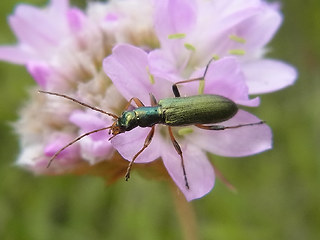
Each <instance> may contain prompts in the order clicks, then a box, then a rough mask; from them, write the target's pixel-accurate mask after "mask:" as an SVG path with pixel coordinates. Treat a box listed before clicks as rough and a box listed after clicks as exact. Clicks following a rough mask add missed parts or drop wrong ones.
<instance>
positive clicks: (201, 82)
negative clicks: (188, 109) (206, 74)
mask: <svg viewBox="0 0 320 240" xmlns="http://www.w3.org/2000/svg"><path fill="white" fill-rule="evenodd" d="M204 84H205V82H204V79H203V80H200V81H199V88H198V94H199V95H201V94H203V93H204Z"/></svg>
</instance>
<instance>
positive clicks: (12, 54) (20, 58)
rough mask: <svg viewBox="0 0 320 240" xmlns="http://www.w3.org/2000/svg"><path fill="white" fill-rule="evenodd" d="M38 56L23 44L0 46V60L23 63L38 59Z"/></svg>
mask: <svg viewBox="0 0 320 240" xmlns="http://www.w3.org/2000/svg"><path fill="white" fill-rule="evenodd" d="M38 59H39V57H38V56H37V54H36V53H35V52H33V51H32V50H31V49H28V48H27V47H25V46H1V47H0V60H2V61H8V62H11V63H16V64H25V63H27V62H28V61H32V60H38Z"/></svg>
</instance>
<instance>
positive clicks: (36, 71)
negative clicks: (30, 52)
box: [27, 61, 52, 88]
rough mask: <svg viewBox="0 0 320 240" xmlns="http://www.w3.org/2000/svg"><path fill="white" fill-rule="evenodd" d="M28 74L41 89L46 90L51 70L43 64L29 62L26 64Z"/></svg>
mask: <svg viewBox="0 0 320 240" xmlns="http://www.w3.org/2000/svg"><path fill="white" fill-rule="evenodd" d="M27 69H28V72H29V73H30V74H31V76H32V77H33V78H34V80H35V81H36V82H37V84H38V85H39V86H40V87H41V88H46V86H47V83H48V78H49V76H50V74H51V73H52V71H51V68H50V67H49V66H48V65H47V64H46V63H44V62H34V61H29V62H28V63H27Z"/></svg>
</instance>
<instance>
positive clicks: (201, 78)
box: [172, 58, 214, 97]
mask: <svg viewBox="0 0 320 240" xmlns="http://www.w3.org/2000/svg"><path fill="white" fill-rule="evenodd" d="M213 60H214V58H211V59H210V61H209V62H208V64H207V66H206V69H205V70H204V73H203V76H202V77H198V78H192V79H188V80H183V81H179V82H176V83H175V84H173V85H172V91H173V94H174V96H175V97H180V92H179V89H178V87H177V85H178V84H181V83H188V82H194V81H204V78H205V77H206V75H207V72H208V68H209V66H210V64H211V62H212V61H213Z"/></svg>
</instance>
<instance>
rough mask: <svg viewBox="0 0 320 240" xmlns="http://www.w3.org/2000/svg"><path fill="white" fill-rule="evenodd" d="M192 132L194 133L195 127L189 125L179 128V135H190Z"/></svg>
mask: <svg viewBox="0 0 320 240" xmlns="http://www.w3.org/2000/svg"><path fill="white" fill-rule="evenodd" d="M191 133H193V129H192V128H189V127H185V128H180V129H179V130H178V135H179V136H185V135H188V134H191Z"/></svg>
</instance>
